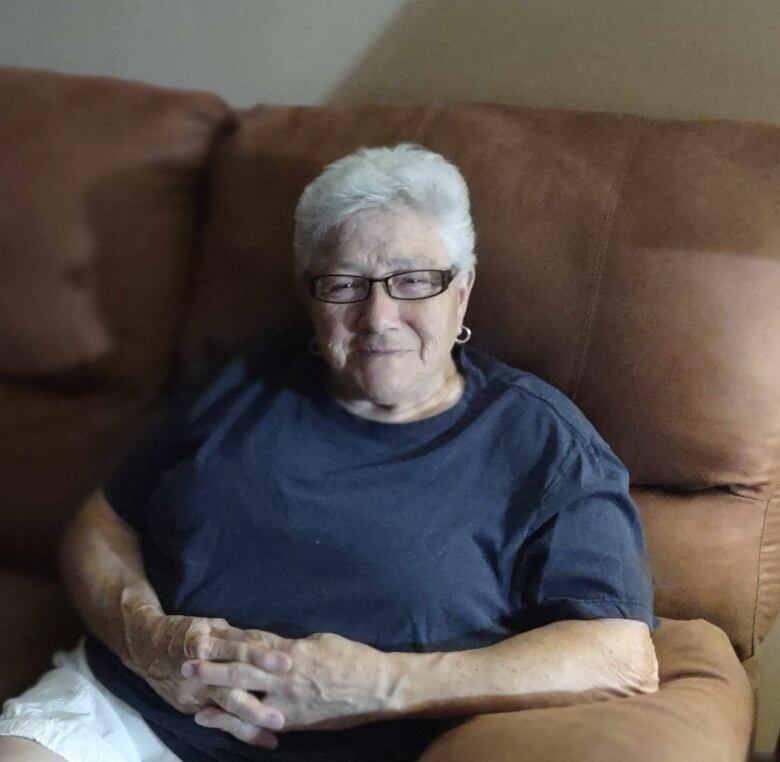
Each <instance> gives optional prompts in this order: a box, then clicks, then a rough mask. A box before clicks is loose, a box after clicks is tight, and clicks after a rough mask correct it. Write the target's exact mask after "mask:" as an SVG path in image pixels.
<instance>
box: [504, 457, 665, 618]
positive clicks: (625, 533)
mask: <svg viewBox="0 0 780 762" xmlns="http://www.w3.org/2000/svg"><path fill="white" fill-rule="evenodd" d="M512 590H513V594H514V596H515V601H516V604H517V606H516V611H517V612H518V616H519V620H520V626H521V628H522V629H524V630H525V629H532V628H534V627H541V626H543V625H545V624H550V623H551V622H555V621H561V620H566V619H601V618H615V619H635V620H640V621H643V622H645V623H646V624H647V625H648V626H649V627H650V629H651V630H654V629H655V628H656V627H657V626H658V624H659V620H658V619H657V618H656V617H655V616H654V614H653V587H652V580H651V575H650V571H649V565H648V562H647V556H646V553H645V542H644V534H643V530H642V524H641V520H640V516H639V512H638V510H637V507H636V505H635V504H634V502H633V500H632V498H631V496H630V494H629V479H628V472H627V470H626V468H625V466H624V465H623V464H622V463H621V461H620V460H619V459H618V458H617V456H615V455H614V453H613V452H612V450H611V449H610V448H609V447H608V446H606V445H601V444H598V443H595V444H594V443H584V442H583V443H580V442H575V443H574V444H573V445H572V446H571V448H570V450H569V452H568V453H567V456H566V457H565V458H564V460H563V463H562V464H561V466H560V467H559V468H558V470H557V471H556V473H555V475H554V477H553V478H552V480H551V482H550V484H549V485H548V487H547V489H546V492H545V495H544V497H543V499H542V501H541V503H540V505H539V506H538V510H537V514H536V518H535V521H534V522H533V524H532V525H531V528H530V531H529V533H528V535H527V536H526V538H525V541H524V542H523V544H522V546H521V548H520V551H519V553H518V557H517V559H516V561H515V567H514V573H513V579H512Z"/></svg>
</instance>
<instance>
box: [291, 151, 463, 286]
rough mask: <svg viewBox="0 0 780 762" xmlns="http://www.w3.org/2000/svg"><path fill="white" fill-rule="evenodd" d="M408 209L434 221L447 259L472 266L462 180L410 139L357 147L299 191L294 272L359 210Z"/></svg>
mask: <svg viewBox="0 0 780 762" xmlns="http://www.w3.org/2000/svg"><path fill="white" fill-rule="evenodd" d="M399 206H400V207H402V208H408V209H412V210H414V211H416V212H418V213H419V214H421V215H424V216H427V217H430V218H432V219H433V220H435V221H436V222H437V223H438V225H439V232H440V235H441V238H442V241H443V243H444V245H445V248H446V250H447V253H448V255H449V257H450V262H451V263H452V264H453V265H454V266H455V267H457V268H458V269H461V270H469V269H471V268H473V267H474V265H475V264H476V256H475V254H474V238H475V235H474V225H473V223H472V220H471V213H470V211H469V193H468V188H467V187H466V181H465V180H464V179H463V176H462V175H461V173H460V172H459V171H458V168H457V167H456V166H455V165H454V164H451V163H450V162H449V161H447V160H446V159H445V158H444V157H443V156H441V155H440V154H438V153H435V152H433V151H430V150H428V149H427V148H423V147H422V146H419V145H414V144H412V143H401V144H400V145H397V146H394V147H387V148H361V149H359V150H358V151H355V152H354V153H351V154H349V155H347V156H344V157H343V158H341V159H338V160H337V161H334V162H333V163H332V164H329V165H328V166H327V167H325V169H324V170H323V171H322V173H321V174H320V175H319V176H318V177H317V178H315V179H314V180H313V181H312V182H311V183H309V185H308V186H307V187H306V189H305V190H304V191H303V193H302V194H301V198H300V200H299V201H298V206H297V208H296V210H295V239H294V246H295V258H296V270H297V271H298V272H301V271H303V270H304V269H305V268H306V265H307V262H308V259H309V257H310V256H311V255H312V254H314V253H315V252H317V251H318V250H319V249H320V247H321V245H322V244H323V242H324V239H325V237H326V236H327V235H328V233H330V232H331V231H333V230H334V229H336V228H337V227H338V226H340V225H342V224H343V223H345V222H346V221H347V220H348V219H349V218H351V217H352V216H353V215H355V214H358V213H360V212H369V211H377V210H383V209H391V208H397V207H399Z"/></svg>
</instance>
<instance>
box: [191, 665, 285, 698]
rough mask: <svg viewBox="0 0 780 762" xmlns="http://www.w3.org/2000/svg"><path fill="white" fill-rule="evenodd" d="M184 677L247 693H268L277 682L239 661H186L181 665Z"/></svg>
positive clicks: (259, 670) (270, 676) (261, 671)
mask: <svg viewBox="0 0 780 762" xmlns="http://www.w3.org/2000/svg"><path fill="white" fill-rule="evenodd" d="M181 673H182V675H184V676H185V677H193V678H196V679H197V680H198V681H200V682H201V683H203V684H204V685H216V686H223V687H225V688H242V689H243V690H247V691H265V692H267V691H270V690H271V689H272V688H274V687H275V686H276V683H277V680H276V679H275V678H274V677H273V675H269V674H268V673H267V672H264V671H263V670H261V669H258V668H257V667H255V666H253V665H251V664H245V663H244V662H240V661H230V662H213V661H208V660H206V661H186V662H184V664H182V665H181Z"/></svg>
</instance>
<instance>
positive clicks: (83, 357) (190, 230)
mask: <svg viewBox="0 0 780 762" xmlns="http://www.w3.org/2000/svg"><path fill="white" fill-rule="evenodd" d="M0 104H2V110H0V151H2V154H3V156H4V157H5V158H4V161H3V162H2V163H0V188H3V192H4V199H5V201H4V208H3V210H2V211H0V244H2V245H1V246H0V268H2V270H1V272H2V276H3V277H2V279H0V316H1V317H2V322H0V402H1V403H2V404H0V431H2V437H0V484H1V485H2V487H1V488H0V515H2V532H0V561H2V562H11V563H14V564H16V565H24V566H28V567H29V566H33V567H42V566H46V565H48V566H49V567H52V566H53V564H54V560H53V554H54V547H55V541H56V538H57V533H58V532H59V530H60V528H61V526H62V524H63V522H64V521H65V519H66V516H67V515H68V514H69V513H70V512H71V511H72V510H73V508H74V507H75V506H76V505H77V504H78V502H79V501H80V499H82V498H83V497H84V496H85V495H86V494H87V493H88V492H89V490H90V489H92V488H94V486H95V485H96V484H97V483H99V481H100V480H101V479H102V478H103V477H104V476H105V474H106V472H107V470H108V468H109V467H110V466H111V465H112V464H113V463H114V462H116V460H117V458H118V457H119V455H120V453H121V450H122V448H123V446H124V443H125V442H127V441H128V440H129V439H130V438H131V437H132V436H133V435H134V433H137V431H138V430H139V428H140V427H141V426H142V425H143V422H144V419H145V413H147V412H148V409H149V407H150V406H151V403H152V401H153V400H154V399H155V397H156V395H158V394H159V392H160V390H161V388H162V387H163V385H164V383H165V381H166V379H168V380H170V373H169V371H170V369H171V368H172V367H173V364H172V361H173V357H174V352H176V353H177V355H178V361H179V363H178V366H177V368H178V370H179V371H180V372H181V373H182V374H183V375H184V376H186V375H187V374H189V373H192V374H195V375H197V373H198V372H199V368H200V367H201V365H202V363H203V362H206V363H208V362H209V357H210V356H213V355H214V353H223V352H224V351H226V350H227V349H229V348H230V347H235V346H239V345H240V344H242V343H243V342H244V341H246V340H251V341H253V342H254V341H256V340H257V337H258V336H259V335H267V336H269V337H270V336H271V335H277V334H283V333H286V332H287V331H288V330H291V329H295V328H296V327H297V328H300V329H303V327H304V324H303V322H302V319H301V312H300V310H299V309H298V308H297V307H296V305H295V302H294V299H293V292H292V280H291V278H292V251H291V239H292V230H293V222H292V211H293V208H294V205H295V202H296V200H297V198H298V195H299V194H300V192H301V190H302V189H303V187H304V186H305V184H306V183H307V182H308V181H309V180H311V179H312V178H313V177H314V176H315V175H316V174H317V173H318V172H319V171H320V170H321V169H322V167H323V165H324V164H325V163H327V162H329V161H331V160H333V159H335V158H337V157H339V156H342V155H344V154H345V153H347V152H349V151H350V150H353V149H354V148H356V147H358V146H361V145H379V144H393V143H397V142H400V141H404V140H409V141H415V142H419V143H423V144H425V145H427V146H429V147H431V148H433V149H435V150H438V151H440V152H442V153H443V154H444V155H446V156H448V157H449V158H450V159H452V160H453V161H454V162H455V163H456V164H458V166H460V168H461V169H462V171H463V173H464V175H465V176H466V179H467V181H468V182H469V185H470V188H471V194H472V201H473V207H474V215H475V222H476V226H477V232H478V256H479V265H478V277H477V286H476V288H475V291H474V295H473V299H472V305H471V308H470V311H469V315H468V321H467V322H468V324H469V325H470V326H471V328H472V329H473V330H474V339H473V341H474V342H475V344H478V345H480V346H482V347H483V348H485V349H487V350H489V351H491V352H493V353H495V354H496V355H498V356H499V357H501V358H502V359H504V360H506V361H508V362H510V363H512V364H514V365H517V366H519V367H522V368H525V369H527V370H530V371H533V372H535V373H537V374H539V375H540V376H542V377H543V378H545V379H547V380H548V381H550V382H551V383H553V384H555V385H556V386H558V387H559V388H561V389H562V390H563V391H564V392H566V393H567V394H569V395H570V396H571V397H573V398H574V400H575V401H576V402H577V403H578V404H579V405H580V406H581V407H582V409H583V410H584V411H585V413H586V414H587V415H588V416H589V417H590V418H591V420H592V421H593V422H594V423H595V424H596V426H597V428H599V430H600V431H601V432H602V434H603V435H604V436H605V438H606V439H607V440H608V441H609V442H610V443H611V444H612V446H613V448H614V449H615V451H616V452H617V453H618V455H619V456H620V457H621V458H622V459H623V460H624V461H625V463H626V464H627V465H628V467H629V469H630V471H631V475H632V483H633V490H634V496H635V498H636V500H637V502H638V504H639V506H640V508H641V510H642V512H643V516H644V520H645V526H646V530H647V535H648V540H649V549H650V554H651V560H652V563H653V573H654V578H655V588H656V594H657V607H658V612H659V613H660V614H662V615H666V616H671V617H678V618H693V617H703V618H706V619H708V620H710V621H712V622H714V623H715V624H717V625H719V626H721V627H723V628H724V629H725V630H726V631H727V632H728V634H729V635H730V637H731V639H732V642H733V643H734V644H735V646H736V648H737V650H738V652H739V654H740V656H742V657H747V656H749V655H751V654H752V653H753V651H754V649H755V647H756V646H757V645H758V643H759V642H760V641H761V639H762V637H763V636H764V634H765V633H766V632H767V630H768V629H769V626H770V624H771V622H772V620H773V619H774V616H775V614H776V611H777V608H778V599H779V598H780V569H778V566H779V565H780V549H779V548H780V545H779V543H780V330H778V329H779V328H780V207H779V206H778V198H780V128H776V127H772V126H768V125H758V124H738V123H730V122H674V121H658V120H649V119H642V118H638V117H633V116H628V115H617V114H593V113H582V112H573V111H560V110H550V109H528V108H521V107H508V106H490V105H461V106H361V107H358V106H356V107H308V108H283V107H265V106H259V107H257V108H255V109H251V110H248V111H245V112H242V113H240V114H238V115H237V119H235V120H234V116H236V115H231V113H230V112H229V110H228V109H227V107H226V106H225V105H224V104H223V103H222V102H221V101H219V99H217V98H215V97H214V96H212V95H209V94H204V93H184V92H179V91H173V90H165V89H162V88H155V87H151V86H148V85H143V84H139V83H130V82H123V81H121V80H115V79H107V78H97V77H72V76H66V75H59V74H53V73H49V72H34V71H29V70H14V69H7V68H6V69H3V68H0ZM231 124H235V129H234V130H233V131H232V132H231V133H230V134H229V135H222V137H221V138H220V134H221V131H222V130H224V129H225V128H226V127H227V126H229V125H231ZM215 140H218V143H217V151H216V154H215V155H214V160H213V162H212V164H211V169H210V171H211V176H210V188H207V187H206V182H205V181H206V179H207V172H208V171H209V160H210V151H211V148H212V145H213V144H214V141H215ZM207 190H209V193H208V195H206V193H205V192H206V191H207ZM207 200H208V208H206V206H205V204H206V203H207ZM205 212H207V214H206V213H205ZM206 218H207V220H208V221H207V225H206V227H205V229H204V230H203V231H202V236H199V233H200V232H201V231H200V226H201V224H202V222H203V221H204V219H206ZM200 238H202V246H196V241H197V240H199V239H200ZM185 316H186V323H185Z"/></svg>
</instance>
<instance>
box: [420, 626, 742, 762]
mask: <svg viewBox="0 0 780 762" xmlns="http://www.w3.org/2000/svg"><path fill="white" fill-rule="evenodd" d="M653 641H654V642H655V647H656V653H657V655H658V663H659V668H660V683H661V686H660V689H659V691H658V692H657V693H655V694H652V695H645V696H633V697H631V698H622V699H612V700H608V701H601V702H597V703H590V704H580V705H577V706H568V707H561V708H552V709H533V710H526V711H521V712H505V713H501V714H486V715H480V716H478V717H473V718H469V719H467V720H464V721H463V722H462V723H459V724H458V725H457V726H456V727H455V728H453V729H451V730H448V731H447V732H445V733H444V734H442V735H441V736H440V737H439V738H437V739H436V740H435V741H434V742H433V743H432V744H431V746H430V747H429V748H428V749H427V750H426V751H425V752H424V753H423V755H422V756H421V757H420V760H419V762H481V760H488V759H489V760H490V761H491V762H516V761H517V760H518V759H521V758H522V760H523V762H551V760H555V762H565V761H566V760H572V762H575V761H576V762H658V760H663V761H664V762H691V760H705V759H706V760H707V762H745V759H746V758H747V756H748V749H749V746H750V737H751V730H752V727H753V723H754V720H755V713H754V705H753V695H752V692H751V688H750V683H749V681H748V678H747V675H746V673H745V670H744V669H743V667H742V665H741V664H740V663H739V660H738V659H737V656H736V654H735V653H734V649H733V648H732V646H731V643H730V642H729V640H728V638H727V637H726V635H725V633H724V632H723V631H721V630H720V629H718V628H717V627H715V626H714V625H712V624H710V623H708V622H705V621H704V620H701V619H697V620H694V621H689V622H683V621H675V620H671V619H663V620H662V624H661V626H660V627H659V628H658V629H657V630H656V632H655V633H654V635H653Z"/></svg>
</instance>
